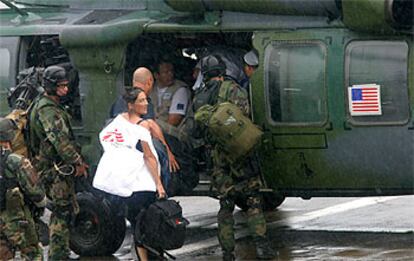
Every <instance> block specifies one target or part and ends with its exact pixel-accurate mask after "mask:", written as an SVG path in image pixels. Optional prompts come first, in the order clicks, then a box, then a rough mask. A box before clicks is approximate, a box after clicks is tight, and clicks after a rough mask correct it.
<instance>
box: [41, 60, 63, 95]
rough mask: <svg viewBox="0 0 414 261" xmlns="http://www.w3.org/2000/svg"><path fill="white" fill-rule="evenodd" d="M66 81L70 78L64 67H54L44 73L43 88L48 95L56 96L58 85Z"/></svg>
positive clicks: (48, 68)
mask: <svg viewBox="0 0 414 261" xmlns="http://www.w3.org/2000/svg"><path fill="white" fill-rule="evenodd" d="M64 81H68V76H67V73H66V70H65V69H63V67H60V66H57V65H52V66H49V67H47V68H46V69H45V71H44V72H43V87H44V88H45V90H46V92H47V93H48V94H55V93H56V88H57V86H58V84H59V83H60V82H64Z"/></svg>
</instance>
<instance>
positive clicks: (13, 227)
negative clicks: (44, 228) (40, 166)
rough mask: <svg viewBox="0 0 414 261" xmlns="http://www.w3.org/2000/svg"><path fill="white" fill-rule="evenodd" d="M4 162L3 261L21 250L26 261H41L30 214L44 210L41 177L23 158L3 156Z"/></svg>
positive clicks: (0, 218) (0, 247) (0, 211)
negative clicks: (40, 184) (40, 209)
mask: <svg viewBox="0 0 414 261" xmlns="http://www.w3.org/2000/svg"><path fill="white" fill-rule="evenodd" d="M2 152H5V151H2ZM1 160H2V162H3V163H2V173H1V174H2V175H1V176H2V179H3V181H4V182H5V183H3V184H4V185H5V188H7V190H6V191H4V192H5V193H4V202H1V209H0V260H8V259H11V258H13V257H14V254H15V253H14V252H15V251H16V250H20V251H21V255H22V258H25V259H26V260H42V256H43V255H42V248H41V247H40V246H39V240H38V236H37V233H36V226H35V223H34V220H33V214H32V211H31V210H32V209H34V208H44V206H45V203H46V198H45V193H44V191H43V189H42V188H41V187H40V186H39V185H38V184H37V183H38V175H37V173H36V171H35V170H34V168H33V167H32V164H31V163H30V161H29V160H28V159H26V158H24V157H23V156H20V155H18V154H14V153H12V154H8V155H5V154H3V155H2V159H1ZM27 203H29V204H31V207H32V209H30V208H29V205H28V204H27Z"/></svg>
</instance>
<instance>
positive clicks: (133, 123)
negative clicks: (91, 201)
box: [93, 88, 166, 260]
mask: <svg viewBox="0 0 414 261" xmlns="http://www.w3.org/2000/svg"><path fill="white" fill-rule="evenodd" d="M123 98H124V99H125V101H126V102H127V105H128V112H125V113H122V114H119V115H118V116H117V117H116V118H115V119H114V120H113V121H112V122H111V123H110V124H108V125H107V126H106V127H105V128H104V129H103V130H102V131H101V133H100V134H99V139H100V142H101V144H102V146H103V148H104V154H103V155H102V158H101V160H100V162H99V164H98V168H97V170H96V174H95V177H94V181H93V186H94V187H95V188H98V189H100V190H103V191H105V192H107V193H110V194H112V195H117V196H120V197H121V198H122V200H123V201H124V202H125V203H126V205H127V207H128V216H127V218H128V220H129V221H130V222H131V224H132V225H133V226H134V225H135V224H136V216H137V215H138V213H139V212H140V211H141V209H143V208H147V207H148V206H149V205H150V204H151V203H153V202H154V201H155V200H156V193H158V197H160V198H163V197H165V196H166V193H165V190H164V187H163V186H162V183H161V178H160V166H159V163H158V158H157V153H156V152H155V149H154V145H153V144H152V138H151V134H150V132H149V130H148V129H147V128H146V124H145V122H143V123H142V124H141V122H142V117H141V116H142V115H144V114H146V113H147V105H148V102H147V96H146V95H145V93H144V91H142V90H141V89H138V88H127V89H126V90H125V94H124V96H123ZM138 254H139V256H140V260H147V251H146V250H145V249H144V248H142V247H138Z"/></svg>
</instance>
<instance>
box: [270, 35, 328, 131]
mask: <svg viewBox="0 0 414 261" xmlns="http://www.w3.org/2000/svg"><path fill="white" fill-rule="evenodd" d="M325 78H326V48H325V46H324V45H323V44H322V43H320V42H306V43H301V42H273V43H272V44H270V45H269V46H268V47H267V48H266V51H265V86H266V92H267V95H266V97H268V98H267V99H268V100H267V106H268V112H270V115H269V116H270V119H271V121H272V122H273V123H274V124H288V125H322V124H323V123H324V122H326V120H327V102H326V90H325V81H326V79H325Z"/></svg>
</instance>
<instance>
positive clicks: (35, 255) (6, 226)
mask: <svg viewBox="0 0 414 261" xmlns="http://www.w3.org/2000/svg"><path fill="white" fill-rule="evenodd" d="M17 211H18V212H20V213H18V212H16V213H10V211H2V212H1V213H0V260H9V259H13V258H14V255H15V251H16V250H20V252H21V256H22V258H24V259H25V260H42V257H43V251H42V248H41V247H40V245H39V240H38V237H37V232H36V226H35V223H34V221H33V217H32V215H31V213H30V210H29V209H28V207H27V206H23V207H22V208H21V209H20V210H17Z"/></svg>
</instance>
